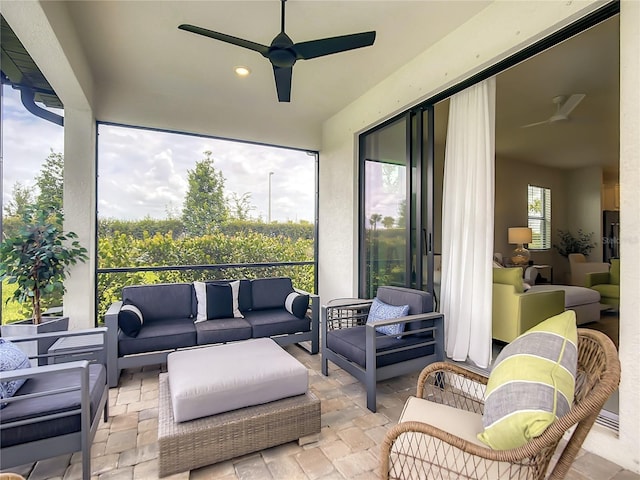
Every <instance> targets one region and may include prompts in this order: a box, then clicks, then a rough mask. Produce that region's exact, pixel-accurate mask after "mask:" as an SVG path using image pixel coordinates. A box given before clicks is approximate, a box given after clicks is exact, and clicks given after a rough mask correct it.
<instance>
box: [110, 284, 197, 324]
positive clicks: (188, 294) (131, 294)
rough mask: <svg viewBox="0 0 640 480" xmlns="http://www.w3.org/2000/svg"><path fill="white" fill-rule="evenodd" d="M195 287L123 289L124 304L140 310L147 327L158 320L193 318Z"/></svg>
mask: <svg viewBox="0 0 640 480" xmlns="http://www.w3.org/2000/svg"><path fill="white" fill-rule="evenodd" d="M192 296H193V286H192V285H191V284H190V283H161V284H156V285H134V286H127V287H124V288H123V289H122V301H123V303H130V304H133V305H135V306H136V307H138V308H139V309H140V311H141V312H142V315H143V317H144V320H145V326H147V324H150V323H152V322H155V321H156V320H164V319H175V318H187V317H192V315H193V310H194V306H192V304H191V303H192Z"/></svg>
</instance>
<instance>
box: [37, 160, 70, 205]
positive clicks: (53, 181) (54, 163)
mask: <svg viewBox="0 0 640 480" xmlns="http://www.w3.org/2000/svg"><path fill="white" fill-rule="evenodd" d="M36 186H37V187H38V190H39V193H38V198H37V200H36V203H37V204H38V206H39V207H40V208H41V209H43V210H44V209H47V208H53V210H54V211H56V212H62V196H63V191H64V190H63V188H64V155H63V154H62V153H56V152H54V151H53V150H51V153H49V156H48V157H47V158H46V159H45V161H44V163H43V164H42V167H41V168H40V173H39V174H38V176H37V177H36Z"/></svg>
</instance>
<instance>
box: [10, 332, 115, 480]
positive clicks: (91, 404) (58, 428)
mask: <svg viewBox="0 0 640 480" xmlns="http://www.w3.org/2000/svg"><path fill="white" fill-rule="evenodd" d="M106 330H107V329H106V328H93V329H88V330H76V331H68V332H55V333H46V334H40V335H35V336H28V337H9V338H6V339H5V340H8V341H11V342H13V343H15V344H17V345H19V344H20V343H21V342H29V341H31V342H32V341H37V340H36V339H38V340H41V339H54V340H57V339H58V338H64V337H82V336H85V335H94V337H92V339H95V334H101V335H102V337H103V338H102V344H101V345H96V342H95V341H93V342H88V343H92V344H93V346H92V347H78V348H77V349H76V350H70V349H65V351H64V353H63V354H62V355H64V359H63V360H66V359H73V358H74V355H81V356H85V355H90V356H92V357H95V358H97V359H98V360H97V361H95V362H93V363H89V361H87V360H78V361H71V362H67V363H55V362H57V361H59V360H60V359H54V358H51V357H53V356H54V355H49V354H44V355H38V358H42V357H44V358H46V357H49V358H50V359H51V360H52V361H50V362H49V363H52V362H54V363H53V364H50V365H44V366H38V367H31V368H25V369H21V370H14V371H7V372H0V381H1V382H8V381H12V380H18V379H27V380H26V382H25V383H24V384H23V385H22V387H20V389H19V390H18V391H17V392H16V393H15V395H14V396H13V397H10V398H8V399H4V400H3V402H4V403H6V406H5V407H4V408H3V409H2V410H0V449H1V450H2V455H1V456H0V470H5V469H9V468H13V467H16V466H19V465H24V464H26V463H31V462H35V461H38V460H43V459H45V458H50V457H55V456H58V455H62V454H65V453H73V452H77V451H81V452H82V478H83V479H85V480H88V479H89V478H90V477H91V443H92V442H93V438H94V436H95V433H96V430H97V428H98V425H99V423H100V422H99V421H100V417H101V414H103V415H104V421H107V418H108V403H109V402H108V394H109V388H108V386H107V372H106V366H105V365H106V355H105V350H104V345H105V342H104V340H105V335H106ZM77 343H82V342H81V341H80V342H77Z"/></svg>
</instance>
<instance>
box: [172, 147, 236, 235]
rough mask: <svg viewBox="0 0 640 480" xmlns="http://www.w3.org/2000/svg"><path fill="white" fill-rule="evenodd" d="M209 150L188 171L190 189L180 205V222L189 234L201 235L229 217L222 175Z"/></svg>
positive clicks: (209, 231)
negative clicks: (182, 204)
mask: <svg viewBox="0 0 640 480" xmlns="http://www.w3.org/2000/svg"><path fill="white" fill-rule="evenodd" d="M211 155H212V153H211V152H210V151H205V152H204V156H205V158H204V159H203V160H200V161H199V162H196V166H195V168H194V169H193V170H188V171H187V176H188V182H189V189H188V190H187V194H186V195H185V199H184V206H183V208H182V222H183V223H184V227H185V230H186V231H187V233H188V234H189V235H192V236H200V235H206V234H210V233H213V232H215V231H217V230H218V228H219V227H220V225H222V224H224V223H225V222H226V221H227V219H228V218H229V209H228V208H227V204H226V201H225V198H224V182H225V178H224V176H223V175H222V172H219V171H216V169H215V167H214V166H213V158H212V157H211Z"/></svg>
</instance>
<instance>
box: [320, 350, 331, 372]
mask: <svg viewBox="0 0 640 480" xmlns="http://www.w3.org/2000/svg"><path fill="white" fill-rule="evenodd" d="M320 366H321V369H322V374H323V375H324V376H325V377H326V376H328V375H329V360H328V359H327V357H326V355H322V360H320Z"/></svg>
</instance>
